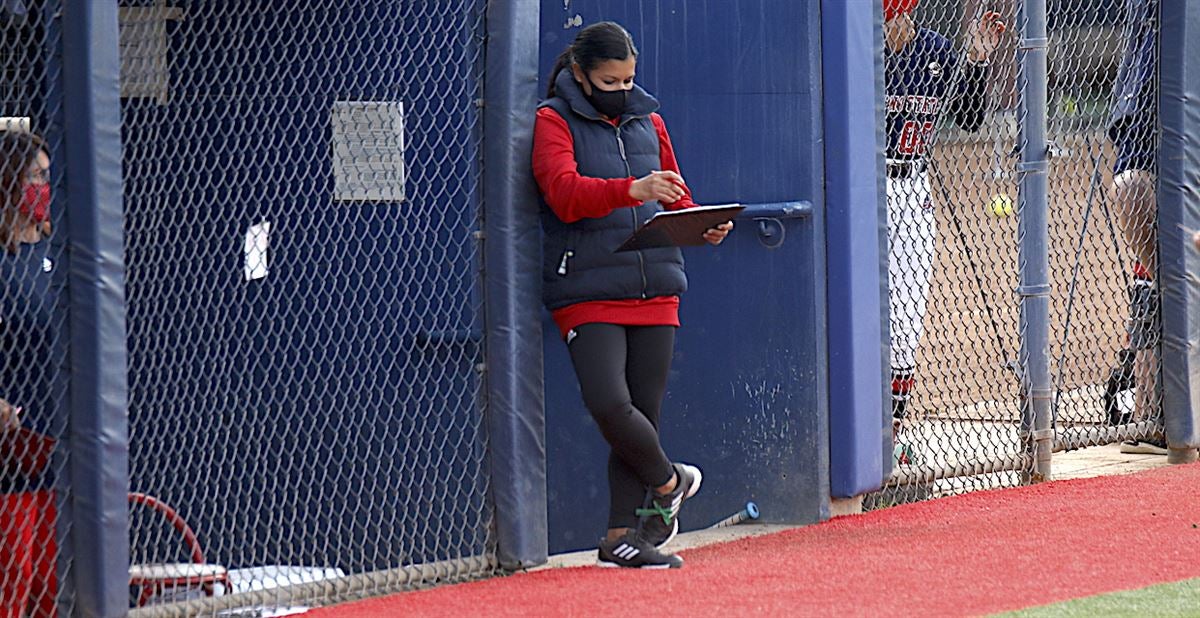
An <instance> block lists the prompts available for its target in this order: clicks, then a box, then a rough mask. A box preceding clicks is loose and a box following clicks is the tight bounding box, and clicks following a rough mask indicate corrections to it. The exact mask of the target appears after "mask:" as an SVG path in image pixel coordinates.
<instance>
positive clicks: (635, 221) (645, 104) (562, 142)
mask: <svg viewBox="0 0 1200 618" xmlns="http://www.w3.org/2000/svg"><path fill="white" fill-rule="evenodd" d="M637 55H638V51H637V48H636V47H635V46H634V44H633V39H632V38H631V37H630V36H629V33H628V32H626V31H625V29H624V28H622V27H621V26H619V25H617V24H615V23H612V22H602V23H598V24H593V25H591V26H588V27H587V28H584V29H583V30H581V31H580V32H579V35H578V36H577V37H576V38H575V41H574V42H573V43H572V44H571V45H570V46H569V47H568V48H567V49H566V50H565V51H563V53H562V55H561V56H559V58H558V62H557V64H556V65H555V67H554V71H553V72H552V73H551V75H550V88H549V92H548V93H547V99H546V101H545V102H543V103H542V105H541V106H540V107H539V109H538V112H537V120H536V124H535V128H534V145H533V172H534V176H535V177H536V178H537V182H538V186H539V187H540V188H541V192H542V197H543V198H544V201H545V207H544V208H543V209H542V227H543V230H544V232H545V235H544V241H543V257H542V262H543V265H542V283H543V300H544V301H545V304H546V306H547V308H549V309H550V311H551V313H552V316H553V318H554V321H555V323H556V324H557V325H558V327H559V330H560V331H561V334H562V336H563V339H564V341H565V342H566V344H567V348H568V350H569V352H570V355H571V362H572V364H573V365H574V367H575V375H576V376H577V378H578V380H579V387H580V391H581V392H582V394H583V401H584V404H585V405H586V406H587V408H588V411H589V412H590V413H591V415H592V418H593V419H594V420H595V421H596V424H597V425H598V426H599V428H600V432H601V433H602V434H603V435H604V439H605V440H606V441H607V442H608V444H609V446H610V447H611V452H610V455H609V459H608V480H609V493H610V505H609V517H608V534H607V535H606V536H605V538H604V539H603V540H602V541H601V542H600V548H599V564H600V565H601V566H619V567H632V568H677V567H680V566H682V565H683V560H682V559H680V558H679V557H678V556H676V555H674V554H667V553H665V552H661V551H659V548H661V547H662V546H664V545H666V543H668V542H669V541H670V540H671V539H672V538H674V536H675V534H676V532H677V531H678V530H679V521H678V519H677V516H678V513H679V507H680V505H681V504H682V503H683V501H684V500H686V499H688V498H690V497H692V496H694V495H695V494H696V491H697V490H699V489H700V482H701V479H702V476H701V473H700V470H699V468H696V467H695V466H690V465H687V464H681V463H672V462H671V460H670V459H668V458H667V455H666V454H665V453H664V452H663V449H662V445H661V444H660V442H659V435H658V426H659V413H660V410H661V407H662V399H663V394H664V393H665V391H666V385H667V373H668V370H669V369H670V366H671V357H672V354H673V351H674V345H675V329H676V328H677V327H678V326H679V295H680V294H682V293H683V292H684V291H685V290H686V289H687V277H686V276H685V274H684V269H683V255H682V253H681V252H680V250H679V248H678V247H669V248H662V249H648V250H643V251H629V252H621V253H617V252H615V251H614V250H615V249H616V248H617V247H618V246H619V245H620V244H621V243H622V242H623V241H624V240H625V239H626V238H628V237H629V235H630V234H631V233H632V232H633V231H634V230H635V229H636V228H637V227H638V226H639V224H640V223H641V222H644V221H646V220H647V219H649V218H650V217H652V216H653V215H654V214H655V213H656V212H659V211H662V210H678V209H682V208H687V207H689V206H693V205H694V203H693V202H692V199H691V195H690V192H689V191H688V188H687V185H686V184H684V182H683V178H682V177H681V176H680V174H679V166H678V164H677V163H676V161H675V154H674V151H673V150H672V147H671V140H670V137H668V135H667V130H666V126H665V125H664V124H663V120H662V118H661V117H660V116H659V115H658V114H657V113H656V111H657V110H658V101H657V100H655V99H654V97H652V96H651V95H650V94H649V93H647V92H646V91H645V90H643V89H641V88H640V87H638V86H637V85H636V84H635V83H634V75H635V72H636V68H637ZM732 228H733V223H732V222H729V223H725V224H722V225H720V226H718V227H717V228H714V229H710V230H708V231H707V232H706V233H705V234H704V239H705V240H707V241H708V242H709V243H711V244H714V245H716V244H720V243H721V241H722V240H724V238H725V236H726V234H728V233H729V230H731V229H732Z"/></svg>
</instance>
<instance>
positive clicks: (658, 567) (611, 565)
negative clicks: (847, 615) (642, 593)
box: [596, 560, 683, 570]
mask: <svg viewBox="0 0 1200 618" xmlns="http://www.w3.org/2000/svg"><path fill="white" fill-rule="evenodd" d="M596 566H598V567H600V568H602V569H650V570H662V569H672V568H676V569H677V568H682V567H683V565H682V564H681V565H679V566H678V567H672V566H671V565H669V564H644V565H642V566H625V565H621V564H617V563H615V562H606V561H604V560H597V561H596Z"/></svg>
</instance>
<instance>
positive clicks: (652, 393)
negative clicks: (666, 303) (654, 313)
mask: <svg viewBox="0 0 1200 618" xmlns="http://www.w3.org/2000/svg"><path fill="white" fill-rule="evenodd" d="M567 348H568V349H569V350H570V352H571V362H572V363H573V364H574V365H575V375H576V376H577V377H578V378H579V389H580V391H582V392H583V403H584V405H586V406H587V409H588V411H589V412H591V414H592V418H593V419H595V421H596V424H597V425H599V426H600V433H602V434H604V439H605V440H607V441H608V445H609V447H611V449H612V450H611V451H610V452H609V455H608V487H609V492H610V503H609V512H608V527H609V528H632V527H634V526H635V525H636V524H637V515H636V513H635V511H637V509H638V508H640V507H641V506H642V500H643V499H644V498H645V495H646V489H647V487H658V486H660V485H665V484H667V483H668V482H670V480H671V476H672V475H673V474H674V470H673V469H672V468H671V460H669V459H667V455H666V454H665V453H664V452H663V449H662V446H661V445H660V444H659V442H658V417H659V413H660V412H661V410H662V400H663V394H664V393H666V390H667V372H668V371H669V370H670V368H671V356H672V354H673V352H674V349H675V327H674V326H620V325H617V324H584V325H583V326H580V327H578V328H576V329H575V336H574V337H573V338H571V340H570V342H569V343H568V345H567Z"/></svg>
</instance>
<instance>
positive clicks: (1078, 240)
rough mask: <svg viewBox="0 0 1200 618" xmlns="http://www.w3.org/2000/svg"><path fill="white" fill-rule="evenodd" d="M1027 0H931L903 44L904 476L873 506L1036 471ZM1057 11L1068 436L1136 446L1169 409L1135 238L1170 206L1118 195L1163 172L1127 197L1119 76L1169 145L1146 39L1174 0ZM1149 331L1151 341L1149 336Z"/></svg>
mask: <svg viewBox="0 0 1200 618" xmlns="http://www.w3.org/2000/svg"><path fill="white" fill-rule="evenodd" d="M1018 4H1019V3H1018V2H1014V1H1012V0H1004V1H993V0H926V1H925V2H922V3H921V4H920V7H919V8H918V9H917V10H916V11H915V12H914V14H913V22H914V25H915V27H916V28H917V30H916V34H915V36H914V38H913V42H911V43H910V44H909V46H908V49H902V50H900V51H898V52H897V51H889V52H885V53H886V54H887V58H886V70H887V90H888V92H887V95H888V116H887V123H888V124H887V126H888V135H889V141H888V143H889V152H888V160H889V179H888V181H887V183H888V205H889V209H888V210H889V238H890V245H889V249H890V260H889V266H890V269H889V270H890V275H891V276H890V282H889V285H890V299H891V316H892V317H891V329H892V346H891V348H892V366H893V412H894V417H895V440H894V442H895V449H894V457H893V463H894V472H893V477H892V479H891V481H890V482H889V483H888V485H887V486H886V487H885V488H884V489H883V490H882V491H880V492H876V493H875V494H872V495H870V496H868V498H867V501H866V504H867V507H868V508H877V507H880V506H887V505H890V504H895V503H897V502H903V501H911V500H919V499H925V498H930V497H936V496H940V495H947V494H951V493H958V492H963V491H971V490H977V489H986V488H994V487H1002V486H1009V485H1014V484H1021V483H1025V482H1028V481H1029V479H1030V477H1031V474H1032V472H1033V465H1034V462H1033V460H1032V458H1031V456H1030V449H1029V445H1028V440H1029V433H1028V428H1024V429H1023V426H1022V413H1023V407H1024V405H1025V401H1024V399H1023V395H1022V389H1021V375H1020V371H1021V366H1022V364H1021V359H1020V358H1019V357H1018V355H1019V353H1020V338H1019V320H1020V298H1019V296H1018V295H1017V293H1016V290H1017V287H1018V283H1019V281H1018V273H1019V267H1020V264H1019V262H1018V258H1019V251H1018V247H1019V243H1020V240H1021V239H1020V238H1019V234H1018V232H1019V231H1018V225H1017V224H1018V214H1019V213H1018V212H1017V209H1018V206H1019V200H1018V183H1019V182H1020V179H1019V174H1018V172H1017V171H1016V164H1017V163H1018V156H1017V155H1018V152H1019V150H1018V148H1019V144H1018V140H1019V139H1020V134H1019V127H1020V125H1021V118H1020V117H1019V113H1018V110H1019V96H1020V93H1019V91H1018V89H1017V84H1018V80H1017V77H1018V73H1019V71H1020V70H1021V69H1020V65H1019V62H1020V60H1019V55H1018V49H1017V48H1018V43H1019V38H1020V34H1019V33H1020V30H1021V24H1019V23H1018V22H1017V19H1019V14H1018V11H1017V9H1018ZM1047 8H1048V18H1049V24H1048V25H1049V34H1050V41H1051V45H1050V50H1051V51H1050V58H1049V80H1048V88H1049V96H1050V101H1051V103H1050V109H1049V110H1048V114H1049V134H1048V138H1049V139H1050V140H1051V146H1050V156H1051V166H1050V173H1049V177H1048V183H1049V207H1050V230H1049V231H1050V251H1051V254H1050V268H1051V270H1050V280H1051V284H1052V292H1051V294H1052V296H1051V322H1052V323H1051V357H1052V372H1053V376H1052V377H1053V379H1054V387H1055V388H1054V391H1055V395H1054V400H1053V407H1054V410H1055V413H1056V418H1057V424H1056V429H1057V431H1058V438H1057V441H1056V448H1057V449H1060V450H1061V449H1064V448H1067V449H1070V448H1080V447H1083V446H1091V445H1101V444H1110V443H1113V442H1117V441H1120V440H1123V439H1131V440H1134V441H1135V443H1136V441H1137V440H1138V439H1148V438H1150V437H1152V436H1153V435H1154V434H1155V433H1156V431H1160V430H1157V429H1156V428H1157V426H1158V425H1159V424H1160V423H1161V420H1159V419H1160V413H1159V411H1158V410H1159V406H1158V398H1159V397H1160V395H1159V394H1158V390H1157V389H1156V388H1155V386H1154V384H1155V382H1156V380H1155V377H1154V376H1155V374H1156V373H1157V363H1156V356H1155V352H1154V349H1155V347H1156V342H1157V339H1158V337H1157V332H1158V329H1159V328H1160V326H1159V325H1158V323H1157V322H1153V320H1155V319H1156V318H1155V317H1154V314H1153V309H1152V308H1150V305H1151V304H1154V305H1155V306H1156V298H1155V297H1154V295H1153V294H1152V293H1151V292H1150V290H1152V287H1151V286H1150V285H1149V284H1148V283H1145V284H1141V285H1139V284H1138V283H1137V282H1136V281H1135V277H1134V275H1132V274H1129V273H1132V271H1133V269H1134V267H1133V261H1134V258H1133V257H1132V256H1131V252H1132V251H1133V249H1132V248H1131V245H1132V246H1137V245H1139V244H1141V245H1150V246H1152V244H1153V238H1152V236H1147V234H1152V232H1149V231H1147V230H1148V229H1149V228H1151V227H1152V225H1153V216H1154V215H1153V211H1152V206H1151V208H1150V209H1147V208H1140V209H1137V208H1134V209H1133V210H1131V209H1130V207H1129V206H1119V205H1118V204H1133V203H1135V202H1136V203H1144V201H1145V200H1146V199H1147V198H1148V199H1149V200H1150V202H1151V203H1152V201H1153V191H1154V187H1153V183H1152V182H1150V183H1148V184H1147V183H1141V184H1138V185H1137V188H1136V189H1129V190H1127V191H1126V193H1127V195H1121V196H1118V195H1116V194H1115V193H1114V191H1115V190H1117V189H1115V187H1114V182H1113V169H1114V165H1116V164H1117V160H1118V158H1119V155H1118V153H1116V152H1114V147H1113V139H1112V137H1110V133H1111V131H1110V128H1111V127H1113V126H1114V118H1116V117H1118V116H1119V115H1120V113H1119V110H1120V108H1121V105H1119V104H1118V103H1119V101H1120V100H1122V99H1115V98H1114V97H1121V96H1124V95H1123V94H1120V93H1121V90H1120V88H1118V89H1117V92H1118V94H1116V95H1114V84H1118V83H1125V82H1127V81H1130V80H1141V81H1139V82H1138V85H1137V86H1136V87H1137V88H1143V87H1144V90H1139V91H1138V94H1139V96H1140V97H1142V98H1141V99H1139V101H1141V102H1142V103H1139V104H1140V105H1142V106H1141V107H1138V108H1137V109H1136V110H1135V111H1137V112H1139V114H1134V116H1136V121H1132V120H1131V121H1130V122H1129V126H1130V129H1129V131H1128V133H1130V134H1131V135H1130V136H1129V137H1123V138H1121V139H1122V140H1123V143H1124V144H1125V146H1126V150H1130V151H1133V154H1127V155H1126V157H1127V158H1132V160H1133V164H1134V165H1139V164H1141V163H1140V162H1142V161H1144V160H1145V152H1146V151H1148V150H1150V151H1152V147H1153V142H1154V140H1155V139H1156V137H1155V136H1154V121H1153V120H1152V119H1153V112H1154V110H1155V106H1156V105H1157V103H1156V101H1155V94H1154V92H1156V91H1155V90H1153V80H1154V74H1155V70H1154V67H1155V64H1154V63H1155V62H1156V58H1150V59H1149V60H1147V57H1148V56H1147V54H1149V53H1152V51H1153V49H1151V51H1144V50H1143V51H1142V52H1141V54H1140V55H1138V54H1137V53H1136V52H1137V51H1138V50H1142V48H1141V47H1139V46H1140V45H1143V44H1146V43H1145V42H1146V41H1150V42H1151V44H1152V43H1153V42H1154V41H1155V32H1154V30H1153V20H1152V19H1151V18H1149V17H1148V16H1149V15H1150V14H1152V13H1154V12H1155V10H1156V9H1155V8H1154V5H1153V3H1152V2H1147V1H1142V0H1137V1H1134V0H1130V2H1125V1H1124V0H1106V1H1103V2H1091V1H1073V0H1058V1H1051V2H1049V3H1048V7H1047ZM993 12H994V13H996V14H998V17H999V19H1000V20H1002V21H1003V22H1004V23H1005V24H1006V26H1007V28H1006V29H1005V32H1004V33H1003V34H1002V35H1000V36H999V37H998V40H996V41H994V44H995V45H994V50H992V51H991V53H990V54H988V55H989V59H988V63H987V64H988V66H987V67H986V68H985V69H980V68H978V66H976V67H972V66H971V65H972V63H971V61H970V58H971V56H972V55H974V56H975V57H976V58H977V59H978V58H980V57H981V56H982V54H981V53H980V52H981V51H986V50H987V48H988V47H991V45H987V44H984V45H982V46H981V45H980V43H979V41H980V40H982V37H981V36H979V35H976V34H975V31H976V30H978V29H979V24H981V23H985V22H981V20H985V19H987V18H986V17H985V16H987V15H988V14H989V13H993ZM1143 14H1144V15H1145V17H1143V16H1142V15H1143ZM939 35H941V36H939ZM892 36H893V37H895V36H897V35H896V34H895V33H893V34H892ZM943 37H944V38H943ZM937 49H946V50H947V51H945V52H942V53H941V54H942V55H941V56H940V57H939V55H938V52H937V51H936V50H937ZM930 50H935V51H930ZM1130 50H1133V51H1132V52H1131V51H1130ZM942 58H947V59H949V60H948V61H947V60H943V59H942ZM964 58H965V59H966V60H965V61H964ZM1123 59H1124V60H1123ZM946 62H951V63H954V67H955V68H954V70H953V71H951V70H947V69H946V68H945V67H944V66H943V65H945V63H946ZM1123 62H1125V63H1133V65H1132V68H1122V67H1123ZM1147 62H1149V64H1148V65H1147V64H1146V63H1147ZM935 63H936V66H935ZM973 68H974V69H975V72H974V73H972V72H971V71H972V69H973ZM1119 68H1120V72H1121V75H1122V77H1121V78H1118V72H1119ZM939 73H940V75H939ZM1147 80H1148V81H1147ZM1143 84H1146V85H1144V86H1143ZM1133 87H1134V86H1130V88H1133ZM914 97H915V99H914ZM923 97H925V98H923ZM927 97H934V98H936V99H937V100H936V101H930V100H928V98H927ZM914 101H915V102H914ZM914 122H915V123H916V124H917V125H918V126H924V127H926V128H927V130H928V133H927V134H925V135H923V136H920V137H919V138H918V139H917V140H913V139H912V138H909V137H908V133H906V130H907V127H908V126H910V125H911V124H912V123H914ZM1118 124H1119V123H1118ZM1135 125H1136V128H1135ZM1146 131H1149V133H1146ZM922 140H923V142H924V144H923V145H924V153H922V152H921V145H922ZM906 160H907V161H906ZM905 168H908V169H909V170H910V172H909V173H910V174H915V176H912V175H910V176H905V175H904V174H903V172H904V169H905ZM921 168H924V170H925V171H924V173H923V174H922V173H918V172H916V171H915V170H918V169H921ZM1123 212H1124V213H1127V214H1126V217H1125V218H1124V219H1123V218H1122V213H1123ZM1147 213H1148V214H1147ZM1129 234H1141V235H1142V236H1140V237H1139V238H1140V239H1141V241H1140V243H1139V241H1138V240H1129ZM1151 270H1152V268H1151ZM1134 298H1136V299H1137V300H1135V301H1133V304H1134V306H1133V308H1132V310H1131V299H1134ZM1138 303H1141V304H1140V305H1138ZM1134 326H1138V327H1140V328H1141V330H1140V331H1139V330H1138V329H1137V328H1134ZM1131 331H1137V332H1136V334H1135V337H1141V338H1142V339H1143V340H1144V341H1146V342H1147V343H1146V344H1145V347H1148V348H1150V349H1148V350H1143V351H1140V352H1137V351H1133V346H1131V344H1130V342H1129V334H1128V333H1129V332H1131ZM1135 359H1136V360H1135ZM1137 371H1141V372H1142V374H1140V375H1142V376H1143V377H1142V378H1141V379H1140V380H1139V379H1135V378H1134V376H1135V373H1136V372H1137ZM1139 386H1140V387H1141V388H1139ZM1141 446H1142V447H1148V446H1149V445H1147V444H1145V443H1142V444H1141Z"/></svg>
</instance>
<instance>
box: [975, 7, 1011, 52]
mask: <svg viewBox="0 0 1200 618" xmlns="http://www.w3.org/2000/svg"><path fill="white" fill-rule="evenodd" d="M1007 29H1008V26H1005V25H1004V22H1002V21H1000V14H999V13H997V12H995V11H988V12H986V13H984V14H983V17H980V18H979V21H977V22H975V23H973V24H971V30H970V41H971V47H970V51H969V52H967V56H968V57H970V59H971V62H987V60H988V58H991V57H992V54H993V53H994V52H995V51H996V48H997V47H1000V35H1002V34H1004V31H1005V30H1007Z"/></svg>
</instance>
